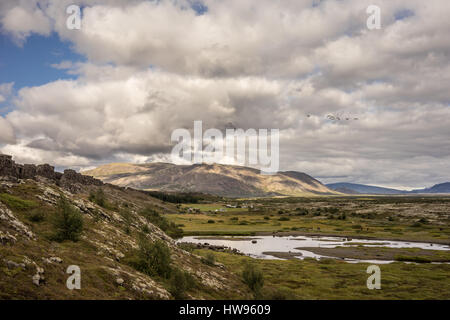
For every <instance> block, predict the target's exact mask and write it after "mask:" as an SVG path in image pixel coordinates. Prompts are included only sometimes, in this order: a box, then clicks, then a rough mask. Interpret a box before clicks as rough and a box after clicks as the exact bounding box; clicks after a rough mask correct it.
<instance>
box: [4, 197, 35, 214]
mask: <svg viewBox="0 0 450 320" xmlns="http://www.w3.org/2000/svg"><path fill="white" fill-rule="evenodd" d="M0 201H1V202H3V203H4V204H6V205H7V206H8V207H9V208H10V209H11V210H20V211H25V210H30V209H33V208H36V207H37V206H38V204H37V203H36V202H35V201H32V200H24V199H22V198H19V197H17V196H13V195H10V194H8V193H0Z"/></svg>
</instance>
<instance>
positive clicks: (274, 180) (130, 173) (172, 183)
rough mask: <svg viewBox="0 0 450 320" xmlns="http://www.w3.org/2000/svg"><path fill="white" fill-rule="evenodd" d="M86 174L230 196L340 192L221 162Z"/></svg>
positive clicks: (114, 167) (301, 178)
mask: <svg viewBox="0 0 450 320" xmlns="http://www.w3.org/2000/svg"><path fill="white" fill-rule="evenodd" d="M83 174H87V175H91V176H94V177H95V178H97V179H100V180H102V181H104V182H108V183H112V184H115V185H118V186H122V187H132V188H136V189H145V190H160V191H167V192H202V193H209V194H213V195H218V196H227V197H264V196H278V195H284V196H310V195H318V194H337V192H335V191H333V190H330V189H328V188H327V187H326V186H324V185H323V184H322V183H321V182H320V181H318V180H316V179H314V178H312V177H310V176H309V175H307V174H305V173H301V172H294V171H289V172H279V173H278V174H275V175H270V176H269V175H262V174H260V171H259V170H257V169H253V168H247V167H241V166H232V165H221V164H212V165H207V164H201V165H200V164H199V165H174V164H169V163H149V164H135V165H133V164H108V165H104V166H101V167H99V168H97V169H94V170H90V171H86V172H83Z"/></svg>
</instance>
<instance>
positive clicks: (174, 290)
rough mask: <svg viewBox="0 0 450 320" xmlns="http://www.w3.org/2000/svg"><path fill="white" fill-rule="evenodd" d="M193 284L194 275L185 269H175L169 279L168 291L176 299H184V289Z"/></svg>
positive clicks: (189, 287) (186, 289) (191, 286)
mask: <svg viewBox="0 0 450 320" xmlns="http://www.w3.org/2000/svg"><path fill="white" fill-rule="evenodd" d="M194 286H195V279H194V277H193V276H192V275H191V274H190V273H189V272H186V271H181V270H180V269H175V270H174V271H173V272H172V276H171V277H170V281H169V292H170V293H171V294H172V296H173V297H174V298H175V299H177V300H180V299H186V291H188V290H189V289H191V288H193V287H194Z"/></svg>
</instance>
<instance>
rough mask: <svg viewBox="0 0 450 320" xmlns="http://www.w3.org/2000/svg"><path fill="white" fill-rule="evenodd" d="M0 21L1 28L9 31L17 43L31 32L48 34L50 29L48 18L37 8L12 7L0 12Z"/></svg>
mask: <svg viewBox="0 0 450 320" xmlns="http://www.w3.org/2000/svg"><path fill="white" fill-rule="evenodd" d="M0 22H1V25H2V28H3V29H4V30H7V31H8V32H10V33H11V34H12V35H13V37H14V39H15V40H16V41H17V42H18V43H19V44H21V43H23V42H24V41H25V40H26V38H27V37H29V36H30V35H31V33H37V34H40V35H44V36H48V35H49V34H50V32H51V30H52V26H51V21H50V19H49V18H48V17H46V15H45V13H44V12H43V11H42V10H40V9H38V8H33V9H30V8H24V7H19V6H17V7H13V8H11V9H9V10H7V11H6V12H2V15H1V19H0Z"/></svg>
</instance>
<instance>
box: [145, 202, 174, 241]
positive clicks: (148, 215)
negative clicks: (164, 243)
mask: <svg viewBox="0 0 450 320" xmlns="http://www.w3.org/2000/svg"><path fill="white" fill-rule="evenodd" d="M140 214H141V215H142V216H143V217H144V218H145V219H147V221H148V222H150V223H152V224H154V225H155V226H157V227H158V228H160V229H161V230H162V231H164V232H165V233H166V234H167V235H169V236H170V237H172V238H175V239H177V238H181V237H183V230H182V229H181V228H179V227H178V226H177V225H176V224H175V223H173V222H169V220H167V219H166V218H164V217H163V216H161V215H160V214H159V213H158V212H157V211H156V210H154V209H153V208H150V207H149V208H145V209H144V210H142V211H141V212H140Z"/></svg>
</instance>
